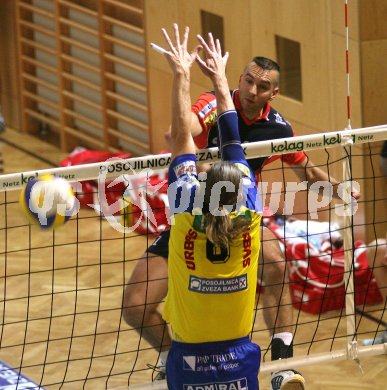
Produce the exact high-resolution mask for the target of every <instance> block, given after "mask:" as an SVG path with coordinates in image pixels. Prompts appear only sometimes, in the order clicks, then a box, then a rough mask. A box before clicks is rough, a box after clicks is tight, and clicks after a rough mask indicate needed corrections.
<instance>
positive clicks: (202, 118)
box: [192, 89, 306, 172]
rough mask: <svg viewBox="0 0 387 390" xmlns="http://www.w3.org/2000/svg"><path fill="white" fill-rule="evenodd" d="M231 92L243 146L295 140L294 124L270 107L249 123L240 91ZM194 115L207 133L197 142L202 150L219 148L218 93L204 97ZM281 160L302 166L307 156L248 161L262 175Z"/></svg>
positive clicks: (197, 102) (290, 155)
mask: <svg viewBox="0 0 387 390" xmlns="http://www.w3.org/2000/svg"><path fill="white" fill-rule="evenodd" d="M230 92H231V95H232V98H233V101H234V105H235V108H236V110H237V113H238V124H239V133H240V136H241V141H242V143H243V142H258V141H268V140H273V139H279V138H289V137H294V132H293V129H292V126H291V125H290V123H289V122H287V121H286V120H285V119H284V118H283V117H282V115H281V114H280V113H279V112H278V111H276V110H274V108H273V107H271V106H270V104H269V103H267V105H266V107H265V109H264V112H263V114H262V115H261V116H259V117H258V118H255V119H253V120H249V119H247V118H246V117H245V116H244V114H243V112H242V108H241V104H240V100H239V90H237V89H235V90H233V91H230ZM192 111H193V112H194V113H195V114H196V115H197V116H198V118H199V122H200V124H201V126H202V129H203V132H202V133H201V134H200V135H199V136H198V137H196V138H195V143H196V145H197V146H198V147H199V148H207V147H214V146H218V140H217V134H218V129H217V122H216V115H217V103H216V98H215V92H206V93H204V94H202V95H200V97H199V99H198V100H197V101H196V102H195V104H194V105H193V106H192ZM278 158H282V160H283V161H284V162H286V163H287V164H289V165H298V164H300V163H301V162H303V161H304V160H305V158H306V155H305V153H304V152H294V153H289V154H282V155H279V156H267V157H260V158H253V159H249V160H248V161H249V164H250V166H251V168H252V169H253V171H255V172H256V171H258V172H259V171H260V170H261V169H262V167H263V166H264V165H267V164H269V163H270V162H272V161H274V160H276V159H278Z"/></svg>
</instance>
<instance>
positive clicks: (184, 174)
mask: <svg viewBox="0 0 387 390" xmlns="http://www.w3.org/2000/svg"><path fill="white" fill-rule="evenodd" d="M198 187H199V181H198V175H197V170H196V155H195V154H183V155H179V156H177V157H175V158H174V159H173V160H172V162H171V165H170V166H169V170H168V201H169V207H170V210H171V215H173V214H178V213H184V212H191V211H192V209H193V203H194V199H195V193H196V189H197V188H198Z"/></svg>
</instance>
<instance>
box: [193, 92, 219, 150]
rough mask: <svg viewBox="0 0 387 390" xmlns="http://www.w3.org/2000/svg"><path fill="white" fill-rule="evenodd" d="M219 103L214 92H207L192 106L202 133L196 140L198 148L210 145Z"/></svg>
mask: <svg viewBox="0 0 387 390" xmlns="http://www.w3.org/2000/svg"><path fill="white" fill-rule="evenodd" d="M217 108H218V106H217V103H216V98H215V95H214V93H213V92H206V93H203V94H201V95H200V96H199V98H198V100H196V102H195V103H194V104H193V105H192V112H193V113H194V114H195V115H196V116H197V117H198V120H199V123H200V126H201V127H202V130H203V131H202V133H201V134H200V135H198V136H197V137H195V138H194V141H195V144H196V146H197V147H198V148H201V149H202V148H205V147H206V146H207V143H208V132H209V131H210V129H211V127H212V126H214V125H215V124H216V117H217Z"/></svg>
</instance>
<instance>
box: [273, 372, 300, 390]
mask: <svg viewBox="0 0 387 390" xmlns="http://www.w3.org/2000/svg"><path fill="white" fill-rule="evenodd" d="M270 383H271V390H304V389H305V386H304V385H305V379H304V377H303V376H302V375H301V374H300V373H299V372H298V371H296V370H284V371H278V372H275V373H273V374H272V375H271V380H270Z"/></svg>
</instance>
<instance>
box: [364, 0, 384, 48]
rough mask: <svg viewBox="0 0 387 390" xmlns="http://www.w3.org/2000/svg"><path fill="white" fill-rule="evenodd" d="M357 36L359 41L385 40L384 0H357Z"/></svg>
mask: <svg viewBox="0 0 387 390" xmlns="http://www.w3.org/2000/svg"><path fill="white" fill-rule="evenodd" d="M358 10H359V19H358V21H359V35H360V40H361V41H363V42H364V41H372V40H379V39H386V38H387V23H386V20H387V2H386V1H385V0H358Z"/></svg>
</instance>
